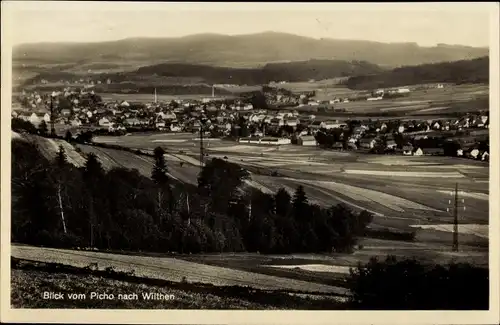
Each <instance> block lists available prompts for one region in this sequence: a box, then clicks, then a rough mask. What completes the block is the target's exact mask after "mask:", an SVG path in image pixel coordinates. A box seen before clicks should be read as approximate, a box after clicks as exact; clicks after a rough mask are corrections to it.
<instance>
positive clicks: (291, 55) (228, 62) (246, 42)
mask: <svg viewBox="0 0 500 325" xmlns="http://www.w3.org/2000/svg"><path fill="white" fill-rule="evenodd" d="M486 55H488V49H487V48H473V47H467V46H459V45H445V44H439V45H437V46H434V47H421V46H418V45H417V44H415V43H379V42H371V41H354V40H336V39H319V40H318V39H314V38H309V37H303V36H297V35H292V34H285V33H275V32H265V33H258V34H251V35H236V36H227V35H217V34H201V35H192V36H187V37H180V38H129V39H124V40H119V41H112V42H100V43H37V44H23V45H19V46H16V47H15V48H14V49H13V60H14V61H15V62H16V61H17V62H33V61H38V62H42V63H45V64H47V63H61V64H63V63H75V62H78V63H80V64H84V63H90V62H94V63H95V62H99V63H106V62H113V63H120V62H121V61H130V60H133V61H137V62H143V64H142V65H149V64H152V63H157V62H159V61H165V62H169V63H189V64H203V65H213V66H229V67H257V66H262V65H264V64H266V63H272V62H289V61H307V60H310V59H317V60H332V59H335V60H346V61H353V60H355V61H368V62H371V63H374V64H378V65H384V66H385V65H387V66H391V67H396V66H403V65H417V64H424V63H435V62H443V61H457V60H464V59H472V58H476V57H481V56H486Z"/></svg>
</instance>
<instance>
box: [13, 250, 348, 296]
mask: <svg viewBox="0 0 500 325" xmlns="http://www.w3.org/2000/svg"><path fill="white" fill-rule="evenodd" d="M11 255H12V256H13V257H16V258H19V259H24V260H33V261H39V262H45V263H59V264H65V265H71V266H75V267H86V266H88V265H90V264H92V263H97V267H98V268H99V269H105V268H107V267H113V268H114V269H115V270H116V271H121V272H130V271H132V270H133V271H134V275H136V276H139V277H145V278H152V279H162V280H168V281H173V282H181V281H187V282H189V283H208V284H213V285H216V286H235V285H239V286H250V287H254V288H257V289H263V290H284V291H291V292H315V293H330V294H338V295H345V294H346V293H347V291H346V290H345V289H343V288H339V287H334V286H328V285H324V284H319V283H312V282H306V281H300V280H293V279H287V278H282V277H276V276H271V275H265V274H259V273H253V272H247V271H241V270H236V269H230V268H225V267H218V266H211V265H208V264H200V263H195V262H190V261H187V260H183V259H179V258H172V257H159V256H137V255H135V256H134V255H125V254H109V253H101V252H88V251H71V250H63V249H52V248H39V247H30V246H12V249H11Z"/></svg>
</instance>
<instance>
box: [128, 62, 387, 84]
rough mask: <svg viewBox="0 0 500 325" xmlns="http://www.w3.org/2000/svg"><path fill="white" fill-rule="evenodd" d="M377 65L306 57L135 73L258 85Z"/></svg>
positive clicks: (355, 72) (349, 72) (164, 66)
mask: <svg viewBox="0 0 500 325" xmlns="http://www.w3.org/2000/svg"><path fill="white" fill-rule="evenodd" d="M383 71H384V69H382V68H381V67H379V66H377V65H375V64H371V63H369V62H364V61H353V62H348V61H341V60H308V61H299V62H287V63H270V64H266V65H265V66H264V67H262V68H254V69H233V68H225V67H212V66H206V65H191V64H158V65H152V66H147V67H142V68H139V69H138V70H137V72H136V73H134V74H137V75H153V74H156V75H159V76H166V77H199V78H202V79H203V80H204V81H205V82H207V83H230V84H240V85H241V84H246V85H260V84H267V83H269V82H272V81H288V82H295V81H307V80H310V79H314V80H322V79H329V78H337V77H347V76H353V75H354V76H356V75H364V74H372V73H380V72H383Z"/></svg>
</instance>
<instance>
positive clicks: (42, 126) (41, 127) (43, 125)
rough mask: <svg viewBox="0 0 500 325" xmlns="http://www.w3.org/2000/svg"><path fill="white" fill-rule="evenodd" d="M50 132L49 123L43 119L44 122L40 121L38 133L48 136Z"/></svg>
mask: <svg viewBox="0 0 500 325" xmlns="http://www.w3.org/2000/svg"><path fill="white" fill-rule="evenodd" d="M48 132H49V129H48V127H47V123H46V122H45V120H43V121H42V122H40V124H39V125H38V133H39V134H40V135H41V136H46V135H47V134H48Z"/></svg>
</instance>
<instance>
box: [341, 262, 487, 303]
mask: <svg viewBox="0 0 500 325" xmlns="http://www.w3.org/2000/svg"><path fill="white" fill-rule="evenodd" d="M348 284H349V288H350V290H351V292H352V294H353V296H352V299H351V304H352V307H353V308H355V309H364V310H366V309H369V310H486V309H488V308H489V307H488V304H489V276H488V269H487V268H481V267H476V266H471V265H469V264H455V263H451V264H448V265H436V264H432V265H430V264H422V263H420V262H418V261H415V260H409V259H405V260H400V261H398V260H396V258H395V257H392V256H389V257H387V258H386V260H385V261H378V260H377V259H376V258H372V259H371V260H370V262H369V263H367V264H366V265H359V266H358V267H357V268H355V269H352V270H351V275H350V278H349V279H348Z"/></svg>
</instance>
